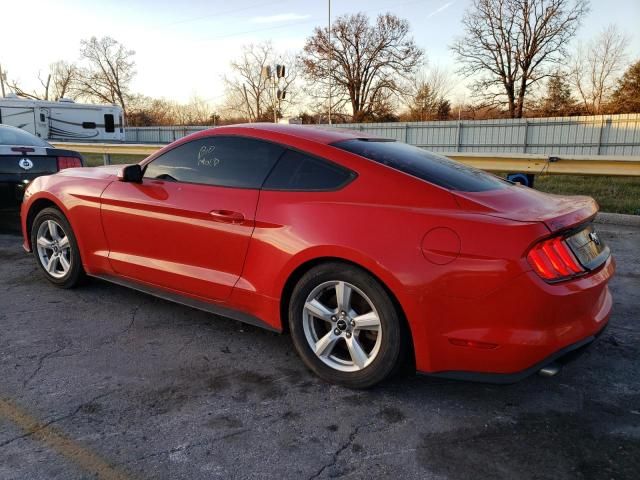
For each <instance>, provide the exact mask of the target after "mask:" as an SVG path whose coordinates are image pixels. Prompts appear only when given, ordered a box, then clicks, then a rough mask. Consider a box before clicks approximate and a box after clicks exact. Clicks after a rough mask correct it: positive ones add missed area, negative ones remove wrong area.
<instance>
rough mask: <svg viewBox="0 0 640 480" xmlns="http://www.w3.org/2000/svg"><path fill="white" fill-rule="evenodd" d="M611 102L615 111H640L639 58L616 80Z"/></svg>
mask: <svg viewBox="0 0 640 480" xmlns="http://www.w3.org/2000/svg"><path fill="white" fill-rule="evenodd" d="M611 103H612V107H613V108H614V109H615V112H616V113H638V112H640V60H638V61H637V62H636V63H634V64H633V65H631V66H630V67H629V68H628V69H627V71H626V72H624V75H623V76H622V78H621V79H620V80H618V86H617V87H616V89H615V91H614V92H613V99H612V102H611Z"/></svg>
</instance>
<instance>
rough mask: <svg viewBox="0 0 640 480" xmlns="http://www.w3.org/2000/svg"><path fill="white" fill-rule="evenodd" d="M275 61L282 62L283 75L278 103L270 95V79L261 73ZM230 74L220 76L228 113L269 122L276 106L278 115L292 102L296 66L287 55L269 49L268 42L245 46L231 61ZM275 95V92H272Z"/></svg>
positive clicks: (279, 86) (292, 59) (291, 57)
mask: <svg viewBox="0 0 640 480" xmlns="http://www.w3.org/2000/svg"><path fill="white" fill-rule="evenodd" d="M276 64H281V65H285V67H286V68H285V76H284V78H282V79H281V80H280V82H279V85H278V87H277V88H280V90H283V91H286V96H285V98H284V99H283V100H282V101H280V102H278V101H277V98H276V97H274V83H273V78H270V77H267V76H265V75H263V71H264V69H265V68H266V67H271V68H273V67H275V65H276ZM231 70H232V74H231V75H230V76H225V77H224V79H223V80H224V84H225V104H226V110H227V112H228V113H229V114H231V115H232V116H238V113H240V114H241V116H243V117H244V118H246V119H248V120H249V121H251V122H255V121H265V120H266V121H273V109H274V105H277V106H276V107H275V108H280V110H281V111H279V112H278V116H280V117H282V116H283V115H284V113H285V111H286V110H287V109H288V108H289V107H290V106H291V105H293V104H294V103H295V98H296V92H295V89H294V88H293V84H294V82H295V81H296V77H297V69H296V64H295V58H294V57H293V56H292V55H289V54H280V53H278V52H276V51H275V50H274V49H273V45H272V44H271V42H264V43H261V44H250V45H245V46H244V47H243V48H242V55H241V56H240V58H238V59H237V60H235V61H233V62H231ZM275 95H276V96H277V91H276V93H275Z"/></svg>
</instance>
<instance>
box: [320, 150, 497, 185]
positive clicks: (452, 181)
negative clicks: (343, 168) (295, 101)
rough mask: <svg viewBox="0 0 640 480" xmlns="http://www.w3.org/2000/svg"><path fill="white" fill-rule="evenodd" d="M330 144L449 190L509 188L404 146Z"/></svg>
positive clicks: (457, 164)
mask: <svg viewBox="0 0 640 480" xmlns="http://www.w3.org/2000/svg"><path fill="white" fill-rule="evenodd" d="M332 145H333V146H334V147H338V148H340V149H342V150H346V151H348V152H351V153H355V154H356V155H360V156H361V157H365V158H368V159H369V160H373V161H374V162H378V163H381V164H383V165H386V166H388V167H391V168H395V169H396V170H400V171H401V172H405V173H408V174H410V175H413V176H414V177H418V178H420V179H422V180H426V181H427V182H430V183H434V184H436V185H439V186H441V187H444V188H448V189H449V190H459V191H463V192H484V191H487V190H497V189H501V188H504V187H506V186H508V185H509V183H507V182H506V181H504V180H502V179H500V178H498V177H496V176H495V175H491V174H490V173H487V172H484V171H482V170H478V169H477V168H473V167H470V166H468V165H464V164H463V163H460V162H456V161H453V160H451V159H449V158H447V157H444V156H442V155H436V154H435V153H431V152H428V151H427V150H424V149H422V148H418V147H414V146H411V145H407V144H406V143H400V142H395V141H386V140H362V139H354V140H343V141H340V142H336V143H333V144H332Z"/></svg>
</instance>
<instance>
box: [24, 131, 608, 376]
mask: <svg viewBox="0 0 640 480" xmlns="http://www.w3.org/2000/svg"><path fill="white" fill-rule="evenodd" d="M596 211H597V205H596V203H595V202H594V201H593V200H592V199H590V198H587V197H564V196H556V195H547V194H543V193H540V192H537V191H535V190H532V189H529V188H526V187H522V186H518V185H514V184H511V183H508V182H506V181H504V180H501V179H499V178H498V177H495V176H493V175H490V174H488V173H485V172H482V171H479V170H476V169H473V168H470V167H467V166H465V165H462V164H460V163H457V162H454V161H451V160H449V159H447V158H445V157H442V156H438V155H434V154H432V153H429V152H427V151H425V150H421V149H419V148H415V147H411V146H408V145H406V144H402V143H398V142H393V141H389V140H386V139H381V138H373V137H369V136H366V135H362V134H361V133H359V132H348V131H344V130H328V129H326V130H325V129H317V128H312V127H302V126H293V125H286V126H285V125H272V124H269V125H260V124H254V125H242V126H232V127H221V128H216V129H213V130H207V131H203V132H200V133H197V134H194V135H191V136H189V137H186V138H183V139H181V140H178V141H176V142H174V143H172V144H171V145H168V146H166V147H165V148H163V149H162V150H160V151H159V152H157V153H155V154H154V155H151V156H150V157H149V158H147V159H145V160H143V161H142V162H140V163H139V164H135V165H128V166H124V167H123V166H109V167H98V168H78V169H66V170H63V171H61V172H60V173H57V174H55V175H51V176H46V177H40V178H38V179H36V180H35V181H34V182H33V183H32V184H31V185H30V186H29V187H28V189H27V191H26V194H25V200H24V203H23V206H22V229H23V234H24V248H25V249H26V250H27V251H33V252H34V256H35V259H36V261H37V263H38V265H39V266H40V267H41V269H42V271H43V272H44V274H45V275H46V277H47V278H48V279H49V280H50V281H51V282H52V283H54V284H55V285H58V286H60V287H64V288H69V287H73V286H75V285H77V284H78V282H79V280H80V279H81V278H82V277H83V276H84V275H85V274H86V275H90V276H93V277H98V278H101V279H104V280H108V281H111V282H114V283H117V284H120V285H126V286H129V287H132V288H135V289H137V290H141V291H143V292H147V293H150V294H153V295H158V296H160V297H163V298H167V299H170V300H173V301H176V302H179V303H183V304H186V305H189V306H192V307H196V308H200V309H203V310H207V311H210V312H214V313H217V314H220V315H224V316H227V317H231V318H234V319H236V320H241V321H244V322H247V323H251V324H254V325H260V326H263V327H265V328H268V329H271V330H275V331H279V332H280V331H284V330H288V331H289V332H290V333H291V336H292V338H293V343H294V345H295V348H296V350H297V351H298V353H299V355H300V357H301V358H302V360H303V361H304V362H305V364H306V365H307V366H308V367H309V368H310V369H311V370H313V371H314V372H315V373H316V374H317V375H319V376H320V377H322V378H323V379H326V380H328V381H331V382H335V383H339V384H343V385H346V386H350V387H355V388H364V387H368V386H371V385H374V384H375V383H377V382H379V381H381V380H383V379H384V378H386V377H387V376H389V375H390V374H391V373H392V372H393V371H394V370H396V369H397V367H398V366H399V365H401V364H402V363H403V362H405V361H411V360H413V361H415V366H416V369H417V371H419V372H422V373H428V374H432V375H437V376H443V377H452V378H459V379H471V380H474V379H477V380H485V381H492V382H513V381H516V380H519V379H521V378H523V377H525V376H527V375H529V374H531V373H533V372H536V371H540V370H541V369H543V368H545V367H549V365H552V366H553V368H547V370H546V371H547V372H553V369H555V365H556V363H557V360H558V359H560V357H564V356H565V355H566V354H567V353H569V352H573V351H575V350H577V349H579V348H581V347H583V346H585V345H587V344H588V343H590V342H591V341H592V340H594V338H595V337H596V336H597V335H598V334H599V333H600V332H601V331H602V329H603V328H604V326H605V325H606V323H607V320H608V317H609V312H610V310H611V303H612V302H611V294H610V293H609V289H608V287H607V283H608V281H609V279H610V278H611V276H612V275H613V272H614V261H613V259H612V257H611V255H610V252H609V249H608V247H606V246H605V245H604V243H603V242H602V241H601V240H600V239H599V238H598V235H597V233H596V232H595V230H594V228H593V226H592V224H591V221H592V220H593V218H594V216H595V214H596Z"/></svg>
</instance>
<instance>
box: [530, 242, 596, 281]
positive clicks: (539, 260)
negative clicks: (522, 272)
mask: <svg viewBox="0 0 640 480" xmlns="http://www.w3.org/2000/svg"><path fill="white" fill-rule="evenodd" d="M527 260H528V261H529V264H530V265H531V266H532V267H533V269H534V270H535V272H536V273H537V274H538V275H540V276H541V277H542V278H544V279H545V280H551V281H557V280H566V279H567V278H571V277H573V276H575V275H578V274H581V273H584V271H585V270H584V268H582V267H581V266H580V264H579V263H578V262H577V261H576V259H575V257H574V256H573V253H571V250H569V248H568V247H567V245H566V244H565V242H564V240H563V239H562V238H561V237H554V238H549V239H547V240H543V241H542V242H540V243H538V244H537V245H535V246H534V247H533V248H532V249H531V250H530V251H529V253H528V254H527Z"/></svg>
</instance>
